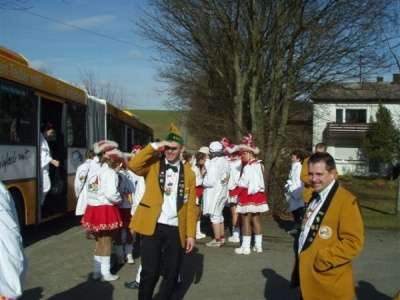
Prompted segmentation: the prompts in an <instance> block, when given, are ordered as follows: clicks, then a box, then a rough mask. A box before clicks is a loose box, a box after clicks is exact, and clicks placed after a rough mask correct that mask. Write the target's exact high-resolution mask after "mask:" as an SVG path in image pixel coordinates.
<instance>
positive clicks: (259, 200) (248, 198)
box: [236, 189, 269, 214]
mask: <svg viewBox="0 0 400 300" xmlns="http://www.w3.org/2000/svg"><path fill="white" fill-rule="evenodd" d="M268 210H269V207H268V203H267V196H266V195H265V194H264V193H262V192H259V193H256V194H252V195H249V194H248V189H242V192H241V193H240V196H239V202H238V205H237V206H236V212H237V213H239V214H247V213H254V214H255V213H263V212H266V211H268Z"/></svg>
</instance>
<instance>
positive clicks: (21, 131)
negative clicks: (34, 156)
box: [0, 81, 35, 144]
mask: <svg viewBox="0 0 400 300" xmlns="http://www.w3.org/2000/svg"><path fill="white" fill-rule="evenodd" d="M33 99H34V96H33V93H31V92H29V90H27V89H25V88H23V87H21V86H16V85H12V84H9V83H7V82H5V81H0V143H21V144H33V142H34V139H35V134H34V130H35V121H34V119H35V118H34V115H33V112H34V109H33V105H34V101H33Z"/></svg>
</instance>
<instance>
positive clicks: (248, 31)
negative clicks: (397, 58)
mask: <svg viewBox="0 0 400 300" xmlns="http://www.w3.org/2000/svg"><path fill="white" fill-rule="evenodd" d="M151 4H152V5H153V8H154V9H153V10H152V11H151V12H144V14H143V17H142V18H141V19H140V20H139V21H138V25H139V27H140V33H141V34H142V35H143V36H144V37H146V38H148V39H150V40H152V41H153V42H155V44H156V47H157V49H158V50H159V51H160V53H161V54H162V55H163V57H162V58H163V60H164V62H168V63H170V65H169V66H167V67H165V68H163V69H162V70H161V72H160V77H161V78H162V79H164V80H166V81H167V82H168V83H169V84H170V86H171V90H170V93H171V95H173V96H174V97H175V99H176V100H177V102H175V106H177V107H178V108H181V109H190V115H191V116H193V118H188V124H187V125H188V127H189V130H190V132H192V131H197V130H199V127H202V128H205V129H206V130H204V131H203V139H204V137H208V138H211V137H219V138H220V137H221V136H225V135H228V134H231V135H230V137H233V138H235V140H236V141H238V140H239V139H240V137H241V136H242V135H243V133H245V132H248V131H252V132H253V134H254V135H255V137H256V141H257V144H258V145H259V147H261V148H262V150H263V152H262V154H263V158H264V160H265V167H266V168H265V169H266V176H267V178H268V179H269V180H268V183H269V187H268V188H269V191H270V189H272V188H273V187H274V186H277V184H276V182H274V180H273V178H275V177H277V176H276V174H275V173H274V172H275V171H276V170H277V169H278V165H279V162H280V156H281V150H282V148H283V147H284V145H285V140H286V138H287V137H286V134H287V133H286V129H287V128H286V127H287V121H288V117H289V111H290V110H292V109H293V108H294V107H296V104H297V103H298V101H297V100H298V99H304V98H305V95H307V94H310V93H312V92H313V90H314V89H315V88H316V86H317V85H318V84H319V83H322V82H328V81H346V80H350V79H353V80H354V79H355V78H357V79H359V78H361V77H362V78H363V79H364V78H368V77H370V76H372V75H373V74H376V72H382V71H383V70H387V69H388V68H389V66H390V63H389V57H388V55H387V53H385V52H383V51H382V49H387V48H385V47H386V39H387V38H388V36H389V37H390V36H391V34H392V31H391V30H388V28H387V25H386V24H387V20H388V17H389V12H391V11H392V10H393V9H396V8H397V6H396V5H394V2H393V1H381V0H379V1H378V0H366V1H347V0H325V1H313V0H291V1H279V0H278V1H272V0H265V1H257V0H247V1H239V0H235V1H224V0H154V1H152V2H151ZM360 58H362V72H360ZM191 120H192V122H191ZM195 120H196V121H195ZM200 120H201V122H200ZM230 129H232V130H230ZM198 132H200V131H198ZM207 133H208V134H207ZM206 134H207V135H206ZM199 135H200V134H199Z"/></svg>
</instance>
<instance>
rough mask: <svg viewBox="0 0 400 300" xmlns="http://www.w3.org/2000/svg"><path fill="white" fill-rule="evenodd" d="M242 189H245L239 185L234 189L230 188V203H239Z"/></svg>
mask: <svg viewBox="0 0 400 300" xmlns="http://www.w3.org/2000/svg"><path fill="white" fill-rule="evenodd" d="M242 190H243V189H242V188H241V187H238V186H237V187H236V188H235V189H233V190H229V197H228V203H229V204H237V203H238V202H239V196H240V194H241V193H242Z"/></svg>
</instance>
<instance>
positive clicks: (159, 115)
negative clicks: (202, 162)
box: [130, 110, 200, 154]
mask: <svg viewBox="0 0 400 300" xmlns="http://www.w3.org/2000/svg"><path fill="white" fill-rule="evenodd" d="M130 111H131V112H132V113H133V114H135V115H136V116H137V117H138V118H139V119H140V121H141V122H143V123H144V124H146V125H147V126H149V127H151V128H153V131H154V139H159V140H160V141H162V140H164V139H165V138H166V137H167V135H168V134H169V127H170V125H171V123H175V125H176V126H177V127H178V128H179V129H180V131H181V133H182V135H183V139H184V140H185V145H186V147H187V148H188V149H189V150H190V151H191V153H192V154H194V153H195V150H197V149H199V147H200V146H199V145H198V144H197V143H196V141H195V140H194V139H193V137H192V136H191V135H190V133H189V132H187V130H186V128H185V127H184V126H181V125H182V120H183V117H184V115H183V113H182V112H180V111H172V110H130Z"/></svg>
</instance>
